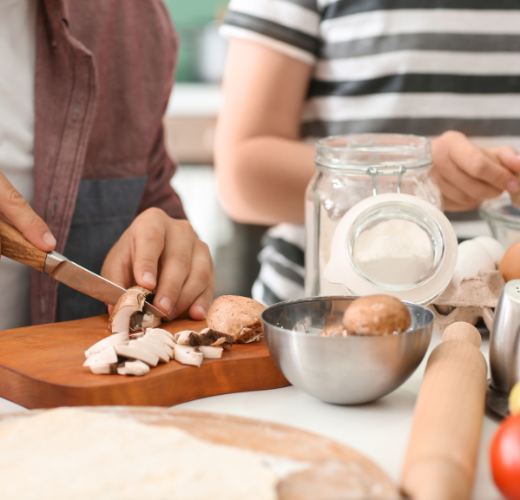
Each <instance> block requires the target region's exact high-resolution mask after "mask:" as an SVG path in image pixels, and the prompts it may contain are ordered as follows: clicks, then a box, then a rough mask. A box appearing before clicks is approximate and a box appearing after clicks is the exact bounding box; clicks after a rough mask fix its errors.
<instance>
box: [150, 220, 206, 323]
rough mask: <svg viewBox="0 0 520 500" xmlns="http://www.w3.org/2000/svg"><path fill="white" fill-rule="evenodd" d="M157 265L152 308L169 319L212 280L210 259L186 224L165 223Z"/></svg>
mask: <svg viewBox="0 0 520 500" xmlns="http://www.w3.org/2000/svg"><path fill="white" fill-rule="evenodd" d="M161 263H162V269H161V273H160V277H159V284H158V286H157V292H156V295H155V300H154V304H155V305H156V306H157V307H159V308H160V309H161V310H163V311H164V312H166V313H167V314H168V318H169V319H173V318H175V317H176V316H178V315H179V314H180V313H181V312H183V311H185V310H186V309H187V308H188V307H190V305H191V304H192V303H193V301H194V300H195V299H196V298H197V297H198V296H199V295H200V294H202V293H203V292H204V291H205V289H206V288H207V287H208V285H209V283H210V282H211V280H212V278H213V267H212V264H211V257H210V255H209V250H208V249H207V246H206V245H205V244H204V243H202V242H201V241H200V240H199V239H198V238H197V237H196V235H195V232H194V231H193V229H192V227H191V225H190V224H189V222H188V221H182V220H174V219H169V221H168V231H167V233H166V243H165V247H164V252H163V255H162V258H161ZM201 314H202V311H201ZM204 315H205V313H204Z"/></svg>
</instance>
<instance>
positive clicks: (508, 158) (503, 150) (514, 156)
mask: <svg viewBox="0 0 520 500" xmlns="http://www.w3.org/2000/svg"><path fill="white" fill-rule="evenodd" d="M495 152H496V155H497V157H498V159H499V160H500V163H502V165H504V167H506V168H508V169H509V170H511V172H513V173H515V174H516V173H520V155H519V154H518V153H517V151H516V149H515V148H513V147H512V146H502V147H500V148H497V149H496V150H495Z"/></svg>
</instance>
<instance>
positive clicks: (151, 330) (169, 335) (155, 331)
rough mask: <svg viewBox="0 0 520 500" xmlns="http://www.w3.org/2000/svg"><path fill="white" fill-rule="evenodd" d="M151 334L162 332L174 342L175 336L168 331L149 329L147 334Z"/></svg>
mask: <svg viewBox="0 0 520 500" xmlns="http://www.w3.org/2000/svg"><path fill="white" fill-rule="evenodd" d="M150 332H154V333H157V332H160V333H163V334H164V335H166V336H167V337H170V339H171V340H173V335H172V334H171V333H170V332H169V331H168V330H165V329H164V328H149V329H148V330H146V333H150Z"/></svg>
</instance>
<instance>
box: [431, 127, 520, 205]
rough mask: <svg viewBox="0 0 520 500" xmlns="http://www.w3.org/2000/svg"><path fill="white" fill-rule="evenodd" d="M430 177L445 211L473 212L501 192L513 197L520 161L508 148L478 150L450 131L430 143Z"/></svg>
mask: <svg viewBox="0 0 520 500" xmlns="http://www.w3.org/2000/svg"><path fill="white" fill-rule="evenodd" d="M432 149H433V169H432V175H433V176H434V178H435V180H436V181H437V183H438V185H439V187H440V189H441V192H442V196H443V198H444V206H445V208H446V210H452V211H461V210H472V209H474V208H476V207H477V206H478V205H479V204H480V203H481V202H482V201H483V200H487V199H490V198H495V197H496V196H499V195H500V194H501V193H502V192H503V191H509V192H511V193H516V192H517V191H519V190H520V185H519V183H518V181H517V179H516V177H515V175H514V174H515V173H517V172H520V157H519V156H518V153H517V152H516V150H515V149H514V148H513V147H511V146H500V147H496V148H479V147H477V146H476V145H475V144H473V143H472V142H471V141H470V140H469V139H468V138H467V137H466V136H465V135H464V134H461V133H460V132H454V131H449V132H445V133H444V134H442V135H441V136H439V137H437V138H435V139H433V141H432Z"/></svg>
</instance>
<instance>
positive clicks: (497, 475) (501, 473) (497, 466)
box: [490, 414, 520, 500]
mask: <svg viewBox="0 0 520 500" xmlns="http://www.w3.org/2000/svg"><path fill="white" fill-rule="evenodd" d="M490 457H491V470H492V471H493V479H494V480H495V484H496V485H497V487H498V489H499V490H500V491H501V492H502V494H503V495H504V496H505V497H506V498H507V499H508V500H520V414H518V415H512V416H509V417H507V418H506V419H505V420H504V421H503V422H502V424H501V425H500V427H499V428H498V431H497V432H496V434H495V436H494V437H493V441H492V442H491V448H490Z"/></svg>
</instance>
